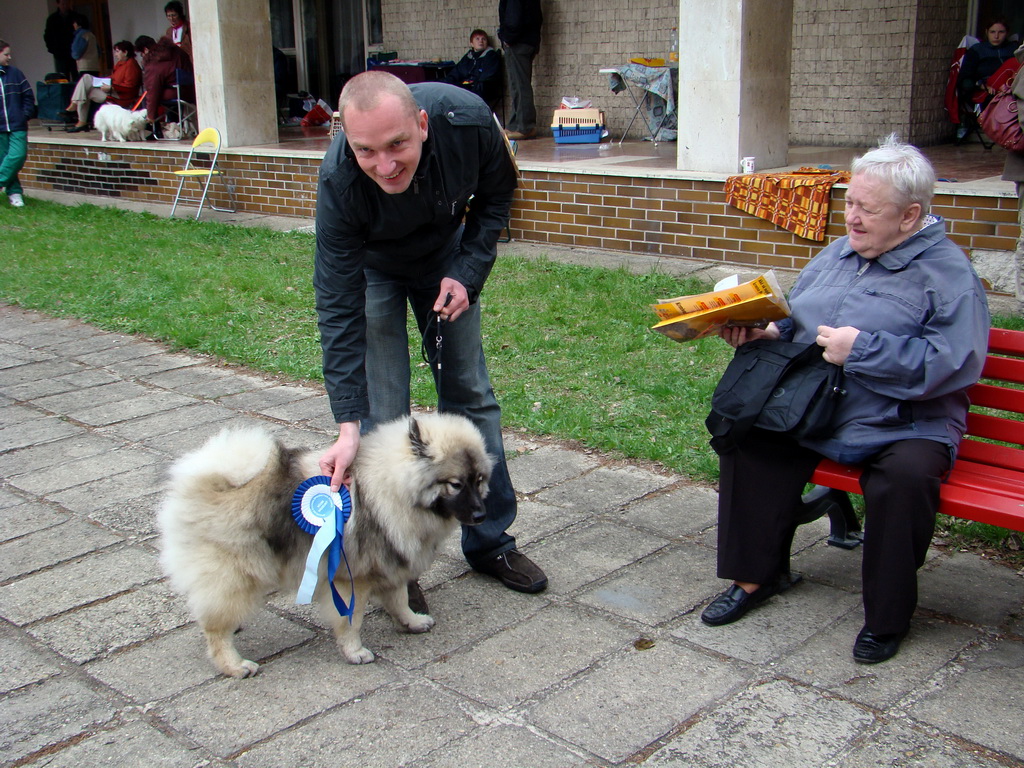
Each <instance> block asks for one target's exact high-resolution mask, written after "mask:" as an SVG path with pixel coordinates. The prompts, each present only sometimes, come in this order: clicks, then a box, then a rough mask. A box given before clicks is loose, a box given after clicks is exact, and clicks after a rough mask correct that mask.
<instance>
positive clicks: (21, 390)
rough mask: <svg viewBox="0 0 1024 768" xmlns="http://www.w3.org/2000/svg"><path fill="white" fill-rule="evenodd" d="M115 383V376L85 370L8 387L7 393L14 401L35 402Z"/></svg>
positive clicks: (98, 371)
mask: <svg viewBox="0 0 1024 768" xmlns="http://www.w3.org/2000/svg"><path fill="white" fill-rule="evenodd" d="M66 362H70V361H66ZM115 381H118V378H117V375H116V374H113V373H110V372H109V371H104V370H100V369H96V368H85V369H84V370H81V371H76V372H74V373H66V374H64V375H63V376H53V377H50V378H43V379H35V380H32V381H26V382H25V383H23V384H17V385H15V386H12V387H10V388H9V389H7V392H8V393H9V394H10V396H11V397H12V398H14V399H15V400H36V399H39V398H41V397H46V396H47V395H56V394H60V393H63V392H75V391H78V390H81V389H88V388H90V387H98V386H101V385H103V384H111V383H113V382H115Z"/></svg>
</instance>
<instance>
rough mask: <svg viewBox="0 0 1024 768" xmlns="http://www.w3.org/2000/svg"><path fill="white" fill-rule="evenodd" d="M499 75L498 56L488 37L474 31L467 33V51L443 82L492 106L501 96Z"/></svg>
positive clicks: (479, 30) (499, 64)
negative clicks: (474, 95)
mask: <svg viewBox="0 0 1024 768" xmlns="http://www.w3.org/2000/svg"><path fill="white" fill-rule="evenodd" d="M500 73H501V58H500V54H499V53H498V52H497V51H496V50H495V49H494V48H493V47H492V46H491V38H490V36H489V35H488V34H487V33H486V32H484V31H483V30H482V29H474V30H473V31H472V32H470V33H469V50H468V51H466V55H465V56H463V57H462V58H461V59H459V63H458V64H456V65H455V67H454V69H452V71H451V72H449V73H448V76H447V77H446V78H445V80H446V81H447V82H449V83H451V84H452V85H457V86H459V87H460V88H465V89H466V90H467V91H472V92H473V93H475V94H476V95H477V96H479V97H480V98H482V99H483V100H484V101H486V102H487V103H488V104H492V103H493V102H494V101H495V100H496V99H497V98H498V96H499V95H500V94H501V83H500V81H499V80H498V77H499V75H500Z"/></svg>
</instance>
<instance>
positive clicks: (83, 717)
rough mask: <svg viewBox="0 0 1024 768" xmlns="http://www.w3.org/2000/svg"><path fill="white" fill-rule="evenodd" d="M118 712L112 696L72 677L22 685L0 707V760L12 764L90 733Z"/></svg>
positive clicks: (5, 698) (54, 678) (6, 697)
mask: <svg viewBox="0 0 1024 768" xmlns="http://www.w3.org/2000/svg"><path fill="white" fill-rule="evenodd" d="M57 712H59V713H60V716H59V717H55V713H57ZM117 712H118V708H117V706H116V705H115V703H113V702H112V701H111V700H110V697H109V696H104V695H103V694H102V693H101V692H99V691H94V690H93V689H92V688H91V687H89V686H88V685H86V684H85V683H83V682H81V681H80V680H77V679H72V678H70V677H52V678H49V679H48V680H46V681H45V682H43V683H41V684H39V685H29V686H26V687H24V688H20V689H18V690H16V691H14V692H13V693H11V694H8V695H7V696H5V697H4V705H3V706H2V707H0V761H3V762H4V763H5V764H7V765H10V764H12V763H13V762H14V761H16V760H21V759H23V758H25V757H26V756H30V755H32V754H34V753H36V752H39V751H40V750H42V749H43V748H45V747H52V746H53V745H56V744H60V743H62V742H65V741H67V740H69V739H72V738H74V737H76V736H79V735H81V734H84V733H87V732H89V731H90V730H91V729H93V728H95V727H96V726H98V725H102V724H103V723H107V722H109V721H110V720H112V719H113V718H114V717H115V716H116V715H117Z"/></svg>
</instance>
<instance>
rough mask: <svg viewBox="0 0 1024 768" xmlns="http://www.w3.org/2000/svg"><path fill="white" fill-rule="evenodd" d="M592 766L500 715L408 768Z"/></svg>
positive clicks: (586, 759)
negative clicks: (506, 720)
mask: <svg viewBox="0 0 1024 768" xmlns="http://www.w3.org/2000/svg"><path fill="white" fill-rule="evenodd" d="M526 765H528V766H530V768H588V766H589V767H590V768H593V766H596V765H599V763H598V762H597V761H596V760H593V759H591V758H590V757H589V756H585V755H581V754H579V753H578V751H577V750H573V749H572V748H570V747H568V746H566V745H564V744H563V743H561V742H558V741H555V740H554V739H551V738H550V737H547V738H545V734H543V733H540V732H538V731H537V729H536V728H528V727H526V726H522V725H516V724H512V723H505V722H502V721H501V719H500V718H497V719H495V720H493V721H491V722H488V723H485V724H483V725H480V726H478V727H476V728H474V729H473V730H472V731H470V732H469V734H467V735H466V736H465V737H464V738H462V739H459V740H457V741H454V742H452V743H450V744H447V745H445V746H444V747H442V748H440V749H437V750H434V752H433V753H432V754H431V755H429V756H428V757H425V758H423V759H422V760H416V761H414V762H411V763H408V768H522V767H523V766H526Z"/></svg>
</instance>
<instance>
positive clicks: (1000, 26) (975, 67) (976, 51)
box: [957, 19, 1016, 111]
mask: <svg viewBox="0 0 1024 768" xmlns="http://www.w3.org/2000/svg"><path fill="white" fill-rule="evenodd" d="M1007 29H1008V28H1007V26H1006V22H1005V21H1004V20H1003V19H995V20H994V21H992V22H990V23H989V25H988V26H987V27H985V39H984V40H982V41H981V42H980V43H975V44H974V45H972V46H971V47H970V48H968V49H967V52H966V53H965V54H964V61H963V64H962V65H961V66H960V76H959V78H958V79H957V89H958V91H959V93H960V99H961V100H962V101H963V103H965V104H971V103H978V104H980V105H981V108H982V109H984V108H985V105H986V104H987V103H988V102H989V99H991V98H992V97H993V96H994V95H995V90H994V89H993V88H991V87H990V86H989V85H988V84H987V83H986V81H987V79H988V78H989V77H991V76H992V75H994V74H995V72H996V70H998V69H999V68H1000V67H1001V66H1003V64H1005V63H1006V62H1007V61H1008V60H1009V59H1011V58H1013V50H1014V48H1016V45H1015V44H1014V43H1013V42H1012V41H1011V40H1010V39H1009V36H1008V33H1007ZM979 111H980V110H979Z"/></svg>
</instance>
